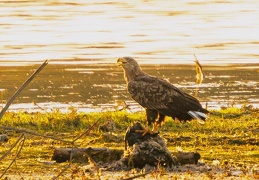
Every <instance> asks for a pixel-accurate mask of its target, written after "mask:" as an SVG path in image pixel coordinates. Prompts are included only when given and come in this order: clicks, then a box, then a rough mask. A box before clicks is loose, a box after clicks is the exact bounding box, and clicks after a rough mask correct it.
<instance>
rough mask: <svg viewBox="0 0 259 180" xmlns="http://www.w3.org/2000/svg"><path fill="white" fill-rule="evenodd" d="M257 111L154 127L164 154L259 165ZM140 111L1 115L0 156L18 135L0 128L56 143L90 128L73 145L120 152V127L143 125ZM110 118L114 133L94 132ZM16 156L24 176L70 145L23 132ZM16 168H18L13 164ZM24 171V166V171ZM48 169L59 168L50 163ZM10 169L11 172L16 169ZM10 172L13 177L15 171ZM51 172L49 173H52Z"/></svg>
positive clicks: (226, 112) (72, 110) (215, 113)
mask: <svg viewBox="0 0 259 180" xmlns="http://www.w3.org/2000/svg"><path fill="white" fill-rule="evenodd" d="M258 114H259V110H258V109H249V110H247V109H246V108H229V109H222V110H213V111H212V112H211V114H210V115H209V119H207V121H206V122H205V124H204V125H202V124H199V123H198V122H197V121H191V122H186V123H180V122H178V121H174V120H172V119H171V118H169V117H167V118H166V120H165V122H164V124H163V125H162V127H161V128H160V135H161V136H162V137H164V138H165V139H166V140H167V145H168V148H169V150H171V151H176V147H179V146H180V147H181V148H182V149H183V150H184V151H198V152H199V153H200V154H201V157H202V159H203V161H204V162H206V163H209V164H211V163H212V161H213V160H215V159H216V160H219V161H220V163H221V165H222V166H224V165H225V164H226V163H230V162H231V163H232V164H235V165H236V166H240V165H243V164H246V165H247V164H250V165H254V164H258V162H259V149H258V146H259V136H258V134H259V123H258V122H259V116H258ZM145 119H146V117H145V113H144V112H138V113H129V112H127V111H115V112H109V111H107V112H91V113H83V112H77V110H76V109H75V108H73V107H71V108H69V110H68V112H66V113H62V112H60V111H59V110H53V111H52V112H46V113H26V112H7V113H6V114H5V115H4V117H3V118H2V119H1V121H0V126H1V127H2V131H3V132H4V133H6V134H7V135H8V136H9V138H10V140H9V141H8V142H7V143H5V146H1V147H0V156H1V155H2V154H3V153H4V152H5V151H6V150H7V149H8V147H9V146H11V145H12V144H13V143H14V142H15V141H16V138H17V137H18V136H19V134H20V133H19V132H16V131H10V130H8V131H5V130H4V128H3V127H5V126H8V127H15V128H23V129H28V130H31V131H35V132H39V133H42V134H45V135H51V136H55V137H59V138H62V139H68V140H72V139H73V138H75V137H76V136H77V135H80V134H81V133H83V132H84V131H86V130H87V129H88V128H89V127H90V126H92V125H93V124H94V123H95V122H96V121H98V125H96V126H95V127H94V128H93V129H91V131H90V132H89V133H87V134H85V135H84V136H82V137H81V138H80V139H78V140H77V141H76V143H75V145H76V146H77V147H89V146H91V147H107V148H117V149H124V134H125V131H126V129H127V128H128V127H129V126H130V125H131V124H132V123H133V122H135V121H139V122H141V123H142V124H146V123H147V122H146V120H145ZM109 120H113V121H114V123H115V126H116V130H115V131H114V132H113V133H114V134H113V135H107V134H105V133H102V132H100V131H99V126H100V125H102V124H103V123H105V122H106V121H109ZM26 137H27V139H26V141H25V144H24V147H23V149H22V152H21V154H20V156H19V159H18V160H17V164H18V166H17V167H16V168H17V169H19V171H22V172H25V173H28V172H29V171H28V167H30V168H32V169H33V172H36V173H37V172H38V173H40V172H43V171H44V172H45V171H46V172H50V171H51V170H50V168H49V166H48V165H46V164H43V163H42V160H44V161H50V159H51V156H52V154H53V150H54V149H55V148H56V147H71V144H67V143H64V142H59V141H56V140H53V139H48V138H42V137H37V136H33V135H30V134H27V136H26ZM10 160H11V159H10V158H9V159H7V160H6V161H5V162H4V163H2V164H0V169H4V168H6V167H7V162H9V161H10ZM19 164H20V166H19ZM26 167H27V168H26ZM53 168H60V165H58V164H54V165H52V166H51V169H53ZM17 169H16V170H17ZM10 172H12V173H14V172H15V170H13V171H12V170H11V171H10ZM52 173H53V172H52Z"/></svg>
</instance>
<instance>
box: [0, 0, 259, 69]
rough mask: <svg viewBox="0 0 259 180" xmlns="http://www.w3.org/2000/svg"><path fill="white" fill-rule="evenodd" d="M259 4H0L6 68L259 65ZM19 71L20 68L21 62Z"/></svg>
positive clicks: (0, 52) (1, 56)
mask: <svg viewBox="0 0 259 180" xmlns="http://www.w3.org/2000/svg"><path fill="white" fill-rule="evenodd" d="M258 9H259V2H258V1H257V0H250V1H205V0H185V1H171V0H166V1H162V2H161V1H158V0H153V1H144V0H132V1H121V2H117V1H106V0H98V1H85V0H74V1H73V2H72V1H71V2H68V1H65V0H48V1H44V0H40V1H34V0H27V1H9V0H4V1H0V17H1V18H0V32H1V33H0V39H1V44H0V65H1V66H2V65H13V64H14V63H13V62H17V61H19V62H20V63H25V62H29V63H35V62H38V61H43V60H45V59H56V61H52V62H53V63H69V62H70V61H73V63H74V62H76V63H100V62H101V63H104V62H105V63H114V62H115V60H116V59H117V58H118V57H121V56H133V57H137V58H138V59H139V61H140V62H141V63H146V64H149V63H172V64H174V63H189V64H191V63H192V62H193V54H196V55H197V56H198V57H199V58H200V60H201V61H202V62H203V64H209V63H216V64H221V63H241V62H245V63H249V62H258V56H259V54H258V44H259V33H258V29H259V23H258V17H259V11H258ZM15 65H17V64H16V63H15Z"/></svg>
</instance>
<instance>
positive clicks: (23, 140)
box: [0, 134, 25, 179]
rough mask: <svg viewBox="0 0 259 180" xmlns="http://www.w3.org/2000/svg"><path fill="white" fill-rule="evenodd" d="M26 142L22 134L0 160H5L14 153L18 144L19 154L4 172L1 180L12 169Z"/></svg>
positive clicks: (0, 176)
mask: <svg viewBox="0 0 259 180" xmlns="http://www.w3.org/2000/svg"><path fill="white" fill-rule="evenodd" d="M24 142H25V134H21V136H20V137H19V138H18V139H17V141H16V142H15V143H14V145H13V146H12V147H11V148H10V149H9V150H8V151H7V152H6V153H5V154H4V155H3V156H2V157H1V158H0V160H2V159H3V158H5V157H6V156H7V155H9V154H10V152H11V151H12V149H13V148H14V147H15V146H16V145H17V144H18V146H17V152H16V154H15V156H14V159H13V160H12V162H11V163H10V164H9V166H8V167H7V168H6V169H5V170H4V172H3V173H2V174H1V175H0V179H1V178H2V177H3V176H4V175H5V173H6V172H7V171H8V169H10V167H11V166H12V164H13V163H14V162H15V161H16V159H17V157H18V155H19V154H20V152H21V150H22V148H23V146H24Z"/></svg>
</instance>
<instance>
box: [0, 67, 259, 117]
mask: <svg viewBox="0 0 259 180" xmlns="http://www.w3.org/2000/svg"><path fill="white" fill-rule="evenodd" d="M37 67H38V66H37V65H34V66H17V67H15V66H12V67H9V68H5V67H0V72H1V73H0V83H1V88H0V104H2V105H1V106H2V107H3V106H4V105H5V103H6V102H7V100H8V99H10V97H11V96H12V94H13V93H14V92H15V91H16V90H17V89H18V88H19V87H20V86H21V85H22V83H23V82H24V81H25V80H26V79H27V78H28V77H29V76H30V75H31V74H32V73H33V72H34V71H35V70H36V69H37ZM142 69H143V70H144V71H146V72H147V73H149V74H151V75H154V76H158V77H161V78H165V79H167V80H169V81H170V82H171V83H172V84H174V85H175V86H177V87H179V88H180V89H181V90H183V91H185V92H187V93H189V94H191V95H193V96H196V97H198V99H199V100H200V101H201V103H202V105H203V106H204V107H205V106H207V108H208V109H218V108H220V107H222V106H224V107H231V106H241V105H244V104H247V105H250V104H252V105H254V106H255V107H259V106H258V104H259V78H258V77H259V64H257V65H254V64H252V65H251V64H243V65H240V64H239V65H236V66H234V65H231V66H204V67H203V70H204V73H205V79H204V81H203V83H202V84H200V85H196V84H195V80H196V79H195V75H196V72H195V66H194V65H193V66H190V65H142ZM124 102H125V103H126V104H127V105H128V109H129V110H130V111H138V110H141V109H140V106H139V105H138V104H137V103H135V102H134V101H132V100H131V98H130V96H129V94H128V92H127V91H126V85H125V82H124V79H123V73H122V70H121V68H120V67H117V66H116V65H115V64H99V65H68V64H66V65H55V64H51V63H50V64H49V65H47V66H46V67H45V69H43V70H42V72H40V74H39V75H38V76H36V77H35V79H34V80H33V81H32V82H31V83H30V84H29V85H28V86H27V87H26V88H25V89H24V90H23V91H22V93H21V94H20V95H19V97H18V98H16V100H15V101H14V103H13V104H12V105H11V107H10V109H9V110H26V111H51V110H53V109H59V110H61V111H67V109H68V108H69V107H70V106H74V107H75V108H77V109H78V110H79V111H85V112H86V111H102V110H103V111H105V110H115V109H116V107H117V106H118V107H117V109H122V108H123V106H125V104H123V103H124Z"/></svg>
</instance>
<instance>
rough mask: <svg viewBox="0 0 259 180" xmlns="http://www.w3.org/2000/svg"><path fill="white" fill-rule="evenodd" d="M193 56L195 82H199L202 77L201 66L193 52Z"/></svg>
mask: <svg viewBox="0 0 259 180" xmlns="http://www.w3.org/2000/svg"><path fill="white" fill-rule="evenodd" d="M194 57H195V60H194V62H195V66H196V84H201V83H202V81H203V79H204V74H203V71H202V66H201V64H200V63H199V60H198V59H197V58H196V56H195V54H194Z"/></svg>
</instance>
